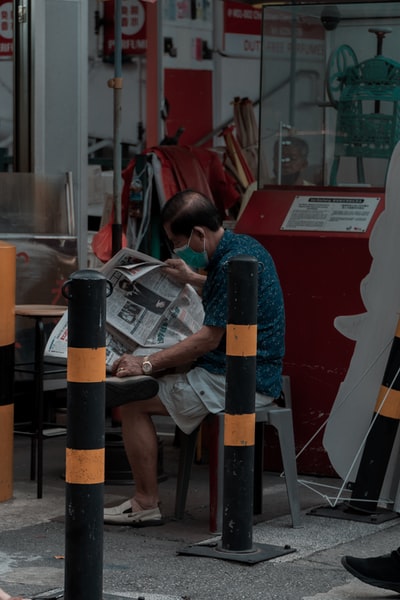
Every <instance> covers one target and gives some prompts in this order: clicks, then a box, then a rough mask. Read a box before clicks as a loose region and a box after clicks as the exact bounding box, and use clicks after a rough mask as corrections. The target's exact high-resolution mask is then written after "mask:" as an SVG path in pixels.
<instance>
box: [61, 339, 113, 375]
mask: <svg viewBox="0 0 400 600" xmlns="http://www.w3.org/2000/svg"><path fill="white" fill-rule="evenodd" d="M105 379H106V349H105V347H101V348H71V346H69V348H68V363H67V381H70V382H71V383H98V382H101V381H105Z"/></svg>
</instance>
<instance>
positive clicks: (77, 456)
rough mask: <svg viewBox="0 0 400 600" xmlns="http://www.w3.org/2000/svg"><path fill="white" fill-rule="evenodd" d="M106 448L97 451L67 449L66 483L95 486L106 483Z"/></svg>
mask: <svg viewBox="0 0 400 600" xmlns="http://www.w3.org/2000/svg"><path fill="white" fill-rule="evenodd" d="M104 454H105V450H104V448H98V449H96V450H74V449H72V448H67V449H66V457H65V459H66V471H65V481H66V483H75V484H85V485H87V484H94V483H103V482H104Z"/></svg>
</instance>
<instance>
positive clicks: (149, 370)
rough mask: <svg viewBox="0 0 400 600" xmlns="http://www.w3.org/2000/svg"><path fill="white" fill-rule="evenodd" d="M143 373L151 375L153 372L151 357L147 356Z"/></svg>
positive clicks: (143, 365)
mask: <svg viewBox="0 0 400 600" xmlns="http://www.w3.org/2000/svg"><path fill="white" fill-rule="evenodd" d="M142 371H143V373H144V374H145V375H150V374H151V373H152V372H153V365H152V364H151V362H150V361H149V357H148V356H145V357H144V359H143V362H142Z"/></svg>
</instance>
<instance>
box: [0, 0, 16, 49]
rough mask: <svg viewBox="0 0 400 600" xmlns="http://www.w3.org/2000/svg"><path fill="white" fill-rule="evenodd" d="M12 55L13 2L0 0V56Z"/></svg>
mask: <svg viewBox="0 0 400 600" xmlns="http://www.w3.org/2000/svg"><path fill="white" fill-rule="evenodd" d="M12 55H13V3H12V2H10V1H9V0H6V1H4V0H0V58H10V57H12Z"/></svg>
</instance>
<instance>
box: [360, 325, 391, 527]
mask: <svg viewBox="0 0 400 600" xmlns="http://www.w3.org/2000/svg"><path fill="white" fill-rule="evenodd" d="M399 421H400V319H399V321H398V323H397V328H396V333H395V337H394V339H393V342H392V346H391V349H390V354H389V358H388V361H387V364H386V369H385V373H384V375H383V379H382V384H381V387H380V391H379V394H378V398H377V400H376V403H375V408H374V415H373V418H372V424H371V428H370V431H369V433H368V436H367V439H366V442H365V446H364V450H363V454H362V457H361V462H360V466H359V468H358V472H357V477H356V481H355V483H354V486H353V490H352V494H351V500H350V503H349V508H350V510H351V511H355V512H358V513H361V514H368V515H370V514H373V513H376V511H377V507H378V501H379V495H380V492H381V489H382V485H383V481H384V479H385V475H386V471H387V467H388V463H389V459H390V456H391V453H392V449H393V444H394V441H395V438H396V434H397V430H398V426H399ZM381 512H382V513H383V512H385V511H383V510H382V511H381Z"/></svg>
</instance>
